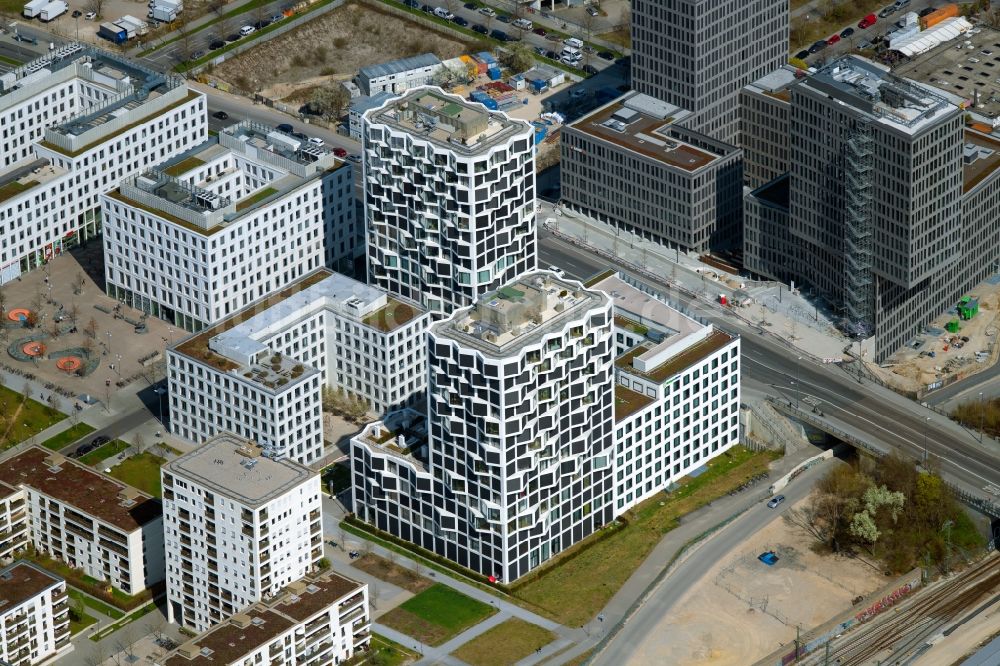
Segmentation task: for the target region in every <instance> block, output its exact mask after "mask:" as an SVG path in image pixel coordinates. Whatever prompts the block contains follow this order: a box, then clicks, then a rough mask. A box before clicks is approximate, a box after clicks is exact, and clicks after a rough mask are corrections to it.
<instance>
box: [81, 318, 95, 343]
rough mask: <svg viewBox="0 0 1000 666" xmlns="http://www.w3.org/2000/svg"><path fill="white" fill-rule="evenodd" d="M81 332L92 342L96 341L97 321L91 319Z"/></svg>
mask: <svg viewBox="0 0 1000 666" xmlns="http://www.w3.org/2000/svg"><path fill="white" fill-rule="evenodd" d="M83 332H84V333H86V334H87V335H89V336H90V338H91V339H92V340H96V339H97V320H96V319H94V318H93V317H91V318H90V321H88V322H87V325H86V326H84V327H83Z"/></svg>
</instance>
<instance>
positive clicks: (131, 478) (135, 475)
mask: <svg viewBox="0 0 1000 666" xmlns="http://www.w3.org/2000/svg"><path fill="white" fill-rule="evenodd" d="M165 462H167V461H166V460H164V459H163V458H161V457H160V456H154V455H153V454H152V453H149V452H148V451H147V452H146V453H140V454H139V455H137V456H132V457H131V458H126V459H125V460H123V461H121V462H120V463H118V464H117V465H115V466H114V467H112V468H111V476H113V477H115V478H116V479H118V480H119V481H121V482H122V483H127V484H128V485H130V486H132V487H133V488H138V489H139V490H141V491H142V492H144V493H148V494H150V495H152V496H153V497H162V496H163V490H162V489H161V488H160V468H161V467H162V466H163V463H165Z"/></svg>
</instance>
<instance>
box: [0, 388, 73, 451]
mask: <svg viewBox="0 0 1000 666" xmlns="http://www.w3.org/2000/svg"><path fill="white" fill-rule="evenodd" d="M23 399H24V396H22V395H21V394H20V393H18V392H17V391H12V390H11V389H9V388H7V387H6V386H0V447H2V448H8V447H11V446H13V445H15V444H19V443H21V442H23V441H24V440H26V439H29V438H30V437H34V436H35V435H37V434H38V433H40V432H41V431H43V430H45V429H46V428H48V427H49V426H51V425H54V424H56V423H59V422H60V421H62V420H63V419H64V418H66V415H65V414H62V413H60V412H57V411H56V410H54V409H52V408H51V407H49V406H48V405H43V404H42V403H40V402H38V401H36V400H28V401H27V402H25V403H24V404H23V406H22V404H21V403H22V400H23ZM19 406H21V410H20V412H19V411H18V407H19ZM15 414H17V418H16V419H15V420H14V422H13V425H11V422H10V419H11V418H13V416H14V415H15ZM8 428H9V432H8Z"/></svg>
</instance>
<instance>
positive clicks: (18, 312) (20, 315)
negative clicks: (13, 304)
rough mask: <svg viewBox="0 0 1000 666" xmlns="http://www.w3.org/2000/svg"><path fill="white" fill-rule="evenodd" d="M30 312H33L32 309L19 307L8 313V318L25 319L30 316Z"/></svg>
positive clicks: (14, 319) (12, 319)
mask: <svg viewBox="0 0 1000 666" xmlns="http://www.w3.org/2000/svg"><path fill="white" fill-rule="evenodd" d="M29 314H31V310H27V309H25V308H17V309H15V310H11V311H10V312H8V313H7V319H10V320H11V321H24V320H25V319H27V318H28V315H29Z"/></svg>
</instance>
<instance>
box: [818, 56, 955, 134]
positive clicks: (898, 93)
mask: <svg viewBox="0 0 1000 666" xmlns="http://www.w3.org/2000/svg"><path fill="white" fill-rule="evenodd" d="M801 85H802V86H804V87H805V88H808V89H811V90H815V91H817V92H819V93H821V94H823V95H826V96H827V97H828V98H830V99H833V100H835V101H837V102H839V103H841V104H843V105H845V106H849V107H850V108H852V109H854V110H855V111H857V112H858V113H860V114H863V115H865V116H868V117H869V118H871V119H872V120H873V121H874V122H876V123H879V124H883V125H887V126H889V127H892V128H894V129H896V130H898V131H900V132H903V133H905V134H914V133H916V132H919V131H921V130H923V129H926V128H928V127H931V126H932V125H935V124H937V123H939V122H941V121H943V120H945V119H947V118H948V117H950V116H952V115H953V114H955V113H957V112H958V106H957V105H955V104H953V103H952V102H951V101H950V100H948V99H947V98H945V97H944V96H942V95H940V94H938V93H936V92H934V91H933V90H932V89H930V88H927V87H925V86H921V85H918V84H916V83H914V82H913V81H910V80H908V79H905V78H903V77H901V76H898V75H897V74H894V73H892V72H890V71H889V70H888V68H886V67H885V66H884V65H879V64H877V63H874V62H872V61H871V60H867V59H866V58H861V57H859V56H853V55H847V56H843V57H841V58H838V59H837V60H834V61H833V62H831V63H829V64H828V65H826V66H825V67H823V68H822V69H820V70H819V71H817V72H816V73H814V74H813V75H812V76H810V77H809V78H808V79H805V80H803V82H802V83H801Z"/></svg>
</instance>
